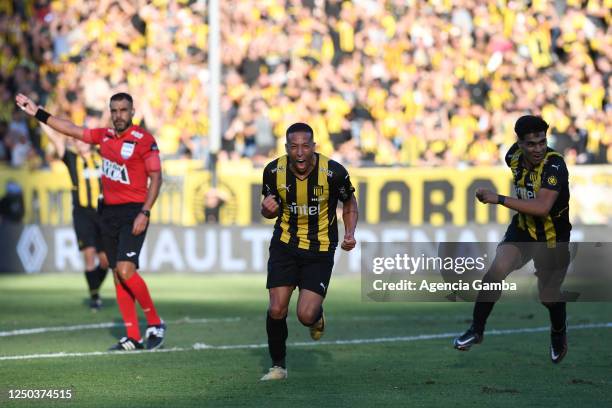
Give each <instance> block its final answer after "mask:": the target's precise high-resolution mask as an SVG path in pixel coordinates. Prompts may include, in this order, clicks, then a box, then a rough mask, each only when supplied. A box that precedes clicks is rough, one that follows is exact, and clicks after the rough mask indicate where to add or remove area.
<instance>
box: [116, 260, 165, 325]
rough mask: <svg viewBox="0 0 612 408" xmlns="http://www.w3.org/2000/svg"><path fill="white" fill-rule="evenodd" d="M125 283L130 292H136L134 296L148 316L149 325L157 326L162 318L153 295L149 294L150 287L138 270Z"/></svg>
mask: <svg viewBox="0 0 612 408" xmlns="http://www.w3.org/2000/svg"><path fill="white" fill-rule="evenodd" d="M123 283H125V285H126V286H127V288H128V289H129V290H130V292H132V293H133V294H134V297H135V298H136V300H137V301H138V304H139V305H140V307H141V308H142V311H143V312H144V314H145V317H146V318H147V325H149V326H157V325H159V324H161V319H160V318H159V316H158V314H157V311H156V310H155V306H154V305H153V299H151V295H150V294H149V288H147V284H146V283H145V281H144V280H143V279H142V277H141V276H140V275H139V274H138V272H135V273H134V275H132V277H131V278H129V279H126V280H125V281H123Z"/></svg>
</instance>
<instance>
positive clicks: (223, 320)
mask: <svg viewBox="0 0 612 408" xmlns="http://www.w3.org/2000/svg"><path fill="white" fill-rule="evenodd" d="M240 320H241V319H240V317H225V318H219V319H215V318H210V319H207V318H202V319H192V318H190V317H185V318H182V319H178V320H173V321H167V322H166V323H169V324H197V323H226V322H237V321H240ZM113 327H124V325H123V323H115V322H106V323H90V324H76V325H72V326H52V327H34V328H31V329H15V330H9V331H2V332H0V337H10V336H24V335H28V334H40V333H51V332H69V331H79V330H91V329H109V328H113Z"/></svg>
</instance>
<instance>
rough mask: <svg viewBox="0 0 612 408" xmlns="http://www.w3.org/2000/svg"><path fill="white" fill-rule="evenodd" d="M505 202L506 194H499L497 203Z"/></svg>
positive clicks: (502, 203)
mask: <svg viewBox="0 0 612 408" xmlns="http://www.w3.org/2000/svg"><path fill="white" fill-rule="evenodd" d="M505 202H506V196H503V195H501V194H498V195H497V204H501V205H504V203H505Z"/></svg>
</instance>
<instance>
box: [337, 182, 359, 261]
mask: <svg viewBox="0 0 612 408" xmlns="http://www.w3.org/2000/svg"><path fill="white" fill-rule="evenodd" d="M358 219H359V209H358V208H357V199H356V198H355V195H354V194H352V195H351V198H349V199H348V200H347V201H346V202H344V203H343V204H342V220H343V221H344V239H343V240H342V244H340V247H341V248H342V249H344V250H345V251H350V250H351V249H353V248H355V245H356V244H357V241H356V240H355V229H356V228H357V220H358Z"/></svg>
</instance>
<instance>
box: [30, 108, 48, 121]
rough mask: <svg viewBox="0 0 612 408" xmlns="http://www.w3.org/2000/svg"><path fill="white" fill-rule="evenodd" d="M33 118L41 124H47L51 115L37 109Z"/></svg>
mask: <svg viewBox="0 0 612 408" xmlns="http://www.w3.org/2000/svg"><path fill="white" fill-rule="evenodd" d="M34 117H35V118H36V119H37V120H38V121H39V122H42V123H47V120H48V119H49V118H50V117H51V114H50V113H49V112H47V111H46V110H44V109H42V108H38V110H37V111H36V114H35V115H34Z"/></svg>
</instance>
